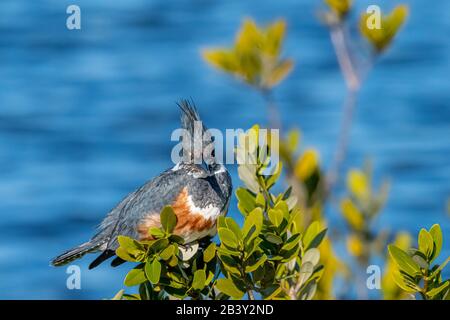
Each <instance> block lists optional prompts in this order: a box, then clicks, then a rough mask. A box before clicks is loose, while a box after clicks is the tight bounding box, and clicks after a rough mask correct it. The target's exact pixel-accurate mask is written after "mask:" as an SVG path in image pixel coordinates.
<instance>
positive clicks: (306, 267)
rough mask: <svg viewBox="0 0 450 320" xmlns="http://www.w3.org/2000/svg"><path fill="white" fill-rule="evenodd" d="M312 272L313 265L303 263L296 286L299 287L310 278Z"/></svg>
mask: <svg viewBox="0 0 450 320" xmlns="http://www.w3.org/2000/svg"><path fill="white" fill-rule="evenodd" d="M313 272H314V265H313V264H312V263H311V262H305V263H303V264H302V266H301V268H300V275H299V277H298V282H297V285H298V286H299V287H301V286H302V285H304V284H305V283H306V281H307V280H308V279H309V277H311V275H312V274H313Z"/></svg>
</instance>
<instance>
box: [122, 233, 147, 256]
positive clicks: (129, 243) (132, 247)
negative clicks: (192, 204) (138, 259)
mask: <svg viewBox="0 0 450 320" xmlns="http://www.w3.org/2000/svg"><path fill="white" fill-rule="evenodd" d="M117 241H118V242H119V245H120V247H122V248H123V249H124V250H125V251H126V252H128V253H129V254H132V255H137V254H139V253H141V252H144V247H143V246H142V245H141V244H140V243H139V242H137V241H136V240H134V239H132V238H130V237H126V236H118V237H117Z"/></svg>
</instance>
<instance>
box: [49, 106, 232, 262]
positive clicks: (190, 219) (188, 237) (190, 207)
mask: <svg viewBox="0 0 450 320" xmlns="http://www.w3.org/2000/svg"><path fill="white" fill-rule="evenodd" d="M178 106H179V107H180V109H181V125H182V128H183V129H185V130H186V132H188V133H189V135H188V137H189V136H190V137H191V142H193V144H194V145H195V144H198V143H199V141H198V139H197V140H196V139H194V136H195V134H194V128H195V126H196V125H198V124H200V126H201V130H202V131H203V132H202V133H203V134H202V140H203V141H204V140H205V139H206V140H209V141H210V142H212V138H211V136H210V135H209V136H208V135H207V134H205V133H207V129H206V127H205V126H204V125H203V124H202V123H201V122H200V121H201V120H200V117H199V114H198V112H197V110H196V108H195V106H194V105H193V103H189V102H188V101H186V100H182V101H181V102H180V103H179V104H178ZM205 137H206V138H205ZM184 140H185V138H183V159H182V160H180V161H179V163H177V164H176V165H175V166H174V167H173V168H172V169H169V170H166V171H164V172H163V173H161V174H160V175H159V176H157V177H155V178H153V179H151V180H150V181H148V182H147V183H145V184H144V185H143V186H142V187H140V188H139V189H137V190H136V191H134V192H132V193H130V194H129V195H127V196H126V197H125V198H124V199H123V200H122V201H121V202H120V203H119V204H118V205H117V206H116V207H115V208H114V209H112V210H111V211H110V212H109V213H108V215H107V216H106V217H105V218H104V220H103V221H102V223H101V224H100V225H99V227H98V232H97V233H96V234H95V235H94V236H93V237H92V238H91V240H89V241H88V242H85V243H83V244H81V245H79V246H77V247H75V248H72V249H70V250H68V251H66V252H64V253H63V254H61V255H59V256H58V257H56V258H55V259H53V260H52V261H51V264H52V265H54V266H61V265H65V264H67V263H69V262H71V261H73V260H75V259H78V258H81V257H82V256H84V255H85V254H86V253H94V252H101V254H100V255H99V256H98V257H97V258H96V259H95V260H94V261H93V262H92V263H91V264H90V265H89V269H92V268H95V267H96V266H98V265H99V264H100V263H102V262H103V261H105V260H106V259H108V258H110V257H112V256H114V255H115V251H116V249H117V248H118V247H119V243H118V241H117V237H118V236H119V235H123V236H128V237H131V238H133V239H137V240H151V236H149V233H148V230H149V229H150V228H154V227H160V226H161V223H160V216H159V213H160V211H161V210H162V209H163V208H164V207H165V206H167V205H171V206H172V208H173V210H174V212H175V214H176V216H177V225H176V226H175V229H174V233H175V234H176V235H179V236H181V237H183V238H184V240H185V243H186V244H189V243H192V242H194V241H197V240H200V239H202V238H205V237H212V236H214V235H215V234H216V229H217V228H216V222H217V219H218V217H219V216H220V215H226V213H227V210H228V205H229V200H230V196H231V191H232V183H231V177H230V174H229V173H228V170H227V169H226V168H225V166H224V165H223V164H221V163H218V162H217V160H216V158H215V154H214V152H215V150H214V147H213V148H212V152H211V155H212V157H211V158H210V159H209V161H208V162H205V161H203V163H202V164H195V163H194V161H193V160H194V153H193V152H192V150H193V149H194V150H195V148H191V147H189V148H187V147H185V144H184V142H185V141H184ZM188 145H189V146H192V143H190V144H188ZM202 149H204V146H203V144H202V147H201V148H200V150H202ZM122 262H124V261H123V260H122V259H120V258H119V257H116V258H115V259H114V260H113V261H112V262H111V265H112V266H116V265H119V264H121V263H122Z"/></svg>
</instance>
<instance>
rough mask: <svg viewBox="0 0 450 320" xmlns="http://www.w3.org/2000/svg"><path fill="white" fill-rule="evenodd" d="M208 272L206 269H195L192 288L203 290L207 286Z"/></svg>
mask: <svg viewBox="0 0 450 320" xmlns="http://www.w3.org/2000/svg"><path fill="white" fill-rule="evenodd" d="M205 282H206V273H205V270H203V269H200V270H197V271H195V273H194V279H193V280H192V288H193V289H194V290H202V289H203V288H204V287H205Z"/></svg>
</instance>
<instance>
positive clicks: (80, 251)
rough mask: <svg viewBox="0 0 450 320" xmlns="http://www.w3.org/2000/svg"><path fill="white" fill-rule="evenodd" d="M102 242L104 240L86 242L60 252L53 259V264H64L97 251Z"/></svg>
mask: <svg viewBox="0 0 450 320" xmlns="http://www.w3.org/2000/svg"><path fill="white" fill-rule="evenodd" d="M102 244H103V242H96V241H89V242H85V243H83V244H81V245H79V246H77V247H75V248H72V249H70V250H67V251H66V252H64V253H62V254H60V255H59V256H57V257H56V258H54V259H53V260H52V261H51V264H52V265H53V266H55V267H59V266H63V265H65V264H68V263H70V262H72V261H74V260H76V259H78V258H81V257H82V256H84V255H85V254H86V253H89V252H94V251H97V250H98V249H99V247H100V246H101V245H102Z"/></svg>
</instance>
